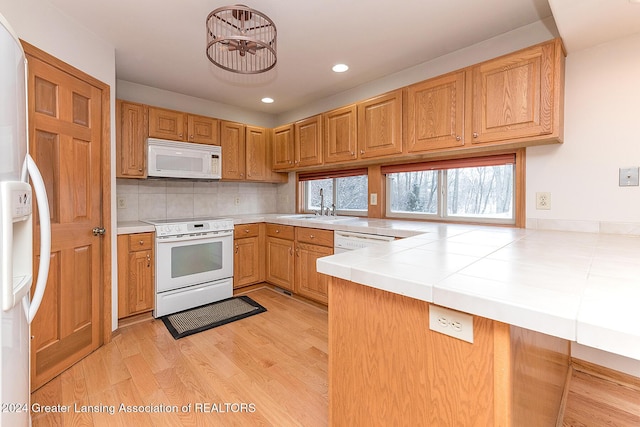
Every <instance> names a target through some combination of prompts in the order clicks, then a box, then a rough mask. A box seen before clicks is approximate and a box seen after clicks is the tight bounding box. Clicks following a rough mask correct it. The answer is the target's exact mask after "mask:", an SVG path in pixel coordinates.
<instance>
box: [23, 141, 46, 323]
mask: <svg viewBox="0 0 640 427" xmlns="http://www.w3.org/2000/svg"><path fill="white" fill-rule="evenodd" d="M27 169H28V171H29V176H30V177H31V182H32V184H33V190H34V192H35V196H36V201H37V204H38V217H39V218H40V265H39V267H38V280H37V281H36V289H35V291H34V294H33V300H32V301H31V303H29V295H28V294H27V295H25V296H24V298H23V299H22V306H23V309H24V311H25V314H26V316H27V321H28V322H29V323H31V322H32V321H33V318H34V317H35V316H36V313H37V312H38V309H39V308H40V304H41V303H42V298H43V297H44V291H45V289H46V288H47V279H48V277H49V260H50V257H51V218H50V217H49V202H48V200H47V190H46V188H45V185H44V181H43V179H42V175H41V174H40V170H39V169H38V166H36V163H35V162H34V161H33V158H32V157H31V156H30V155H28V154H27Z"/></svg>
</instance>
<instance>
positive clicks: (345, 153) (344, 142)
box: [323, 104, 358, 163]
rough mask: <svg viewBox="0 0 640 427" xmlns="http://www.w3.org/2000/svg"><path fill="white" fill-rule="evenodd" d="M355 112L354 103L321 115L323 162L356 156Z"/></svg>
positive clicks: (350, 158) (354, 157)
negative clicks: (322, 123) (323, 130)
mask: <svg viewBox="0 0 640 427" xmlns="http://www.w3.org/2000/svg"><path fill="white" fill-rule="evenodd" d="M357 113H358V110H357V107H356V105H355V104H354V105H349V106H347V107H342V108H338V109H336V110H333V111H330V112H328V113H325V114H324V115H323V119H324V128H325V138H324V161H325V163H338V162H347V161H350V160H355V159H357V158H358V132H357V131H358V129H357V127H358V122H357Z"/></svg>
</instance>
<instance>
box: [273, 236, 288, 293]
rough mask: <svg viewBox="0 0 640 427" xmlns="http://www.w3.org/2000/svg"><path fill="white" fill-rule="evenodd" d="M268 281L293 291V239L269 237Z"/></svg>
mask: <svg viewBox="0 0 640 427" xmlns="http://www.w3.org/2000/svg"><path fill="white" fill-rule="evenodd" d="M266 252H267V282H269V283H271V284H273V285H276V286H279V287H281V288H283V289H287V290H289V291H293V281H294V274H295V270H294V256H293V241H292V240H283V239H278V238H275V237H267V251H266Z"/></svg>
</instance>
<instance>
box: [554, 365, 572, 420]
mask: <svg viewBox="0 0 640 427" xmlns="http://www.w3.org/2000/svg"><path fill="white" fill-rule="evenodd" d="M572 377H573V365H571V364H570V365H569V368H568V369H567V379H566V380H565V382H564V390H563V391H562V400H561V401H560V409H559V410H558V418H557V420H556V427H563V425H564V411H565V409H566V407H567V400H568V399H569V389H570V388H571V378H572Z"/></svg>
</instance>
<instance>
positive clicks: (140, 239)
mask: <svg viewBox="0 0 640 427" xmlns="http://www.w3.org/2000/svg"><path fill="white" fill-rule="evenodd" d="M152 246H153V233H138V234H130V235H129V251H133V252H135V251H146V250H149V249H151V247H152Z"/></svg>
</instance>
